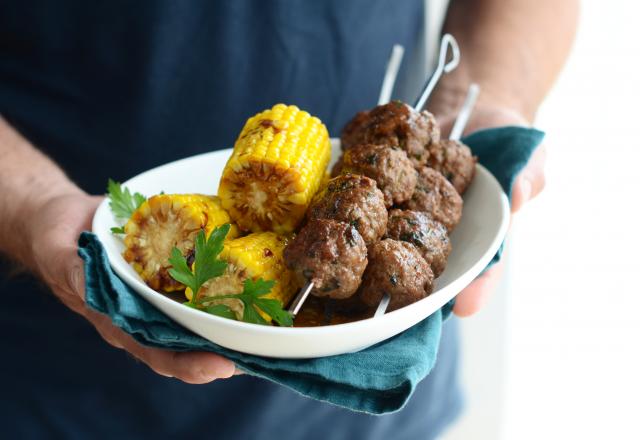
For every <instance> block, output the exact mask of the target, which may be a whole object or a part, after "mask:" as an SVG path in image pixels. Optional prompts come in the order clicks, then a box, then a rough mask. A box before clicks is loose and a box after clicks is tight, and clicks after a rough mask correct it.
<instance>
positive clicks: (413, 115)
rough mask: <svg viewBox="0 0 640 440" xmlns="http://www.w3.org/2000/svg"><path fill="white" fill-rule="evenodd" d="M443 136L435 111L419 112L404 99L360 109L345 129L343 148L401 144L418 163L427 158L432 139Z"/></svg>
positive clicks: (420, 163)
mask: <svg viewBox="0 0 640 440" xmlns="http://www.w3.org/2000/svg"><path fill="white" fill-rule="evenodd" d="M439 140H440V129H439V128H438V124H437V123H436V120H435V118H434V117H433V115H432V114H431V113H429V112H427V111H423V112H418V111H416V110H414V109H413V108H411V107H410V106H408V105H407V104H404V103H402V102H400V101H393V102H390V103H388V104H385V105H379V106H377V107H375V108H373V109H371V110H369V111H364V112H359V113H358V114H356V116H355V117H354V118H353V119H352V120H351V121H350V122H349V123H348V124H347V125H346V126H345V127H344V129H343V130H342V137H341V143H342V148H343V149H344V150H347V149H349V148H351V147H353V146H354V145H358V144H366V143H372V144H383V145H389V146H392V147H396V146H397V147H400V148H401V149H402V150H404V151H406V152H407V156H408V157H409V159H410V160H411V162H412V163H413V164H414V166H416V167H418V166H421V165H424V164H425V163H426V162H427V158H428V156H429V151H428V150H427V148H428V147H429V146H430V145H431V144H432V143H437V142H438V141H439Z"/></svg>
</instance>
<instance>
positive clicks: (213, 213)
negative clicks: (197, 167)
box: [123, 194, 238, 292]
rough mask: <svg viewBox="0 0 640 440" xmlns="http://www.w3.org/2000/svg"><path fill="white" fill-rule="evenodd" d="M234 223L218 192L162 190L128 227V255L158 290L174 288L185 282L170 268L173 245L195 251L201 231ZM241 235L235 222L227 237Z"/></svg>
mask: <svg viewBox="0 0 640 440" xmlns="http://www.w3.org/2000/svg"><path fill="white" fill-rule="evenodd" d="M225 223H231V218H230V217H229V214H227V212H226V211H225V210H224V209H223V208H222V204H221V203H220V199H219V198H218V197H216V196H205V195H201V194H160V195H156V196H153V197H151V198H149V199H148V200H146V201H145V202H144V203H143V204H142V205H140V207H139V208H138V209H137V210H136V211H135V212H134V213H133V215H132V216H131V218H130V219H129V221H128V222H127V224H126V225H125V227H124V230H125V234H126V235H125V238H124V244H125V247H126V249H125V251H124V254H123V256H124V259H125V260H127V262H129V263H130V264H131V265H132V266H133V268H134V269H135V271H136V272H138V274H140V276H141V277H142V279H143V280H144V281H145V282H146V283H147V284H148V285H149V287H151V288H152V289H154V290H163V291H165V292H171V291H175V290H182V289H184V286H183V285H182V284H180V283H178V282H177V281H176V280H174V279H173V278H171V276H170V275H169V273H168V269H169V268H170V267H171V265H170V264H169V257H170V256H171V250H172V249H173V247H174V246H175V247H177V248H178V249H180V252H182V253H183V255H187V256H188V255H189V254H191V253H192V252H193V248H194V246H195V245H194V240H195V237H196V235H197V234H198V232H200V231H201V230H204V231H205V233H206V234H207V236H209V235H210V234H211V232H212V231H213V229H214V228H216V227H217V226H221V225H223V224H225ZM237 235H238V228H237V227H235V226H233V225H232V227H231V229H230V230H229V234H228V235H227V238H229V239H231V238H234V237H236V236H237Z"/></svg>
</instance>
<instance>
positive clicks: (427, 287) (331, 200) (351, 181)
mask: <svg viewBox="0 0 640 440" xmlns="http://www.w3.org/2000/svg"><path fill="white" fill-rule="evenodd" d="M449 44H451V45H452V46H453V47H452V48H453V50H454V61H453V62H451V63H449V64H447V65H446V66H445V65H444V62H445V61H446V55H447V51H448V46H449ZM456 49H457V45H456V43H455V40H454V39H453V37H451V36H450V35H447V36H446V38H444V39H443V42H442V45H441V56H440V60H441V64H442V66H439V69H437V70H436V73H434V75H433V76H432V78H431V80H430V81H429V83H428V85H427V88H426V89H425V91H424V93H423V94H422V96H421V97H420V99H419V101H421V100H422V101H424V102H426V99H427V98H428V96H429V95H430V93H431V91H432V90H433V88H435V84H436V83H437V81H438V79H439V77H440V76H441V74H442V73H443V71H447V72H448V71H450V70H453V68H455V66H456V65H457V63H458V60H457V58H458V57H459V53H458V52H457V50H456ZM442 51H444V53H442ZM392 64H393V63H389V66H388V68H389V67H391V65H392ZM385 83H386V81H385ZM382 95H383V93H381V97H382ZM424 102H423V103H422V105H421V106H420V107H422V106H423V105H424ZM420 107H419V108H420ZM374 110H375V109H374ZM381 110H383V114H384V111H388V110H391V113H394V112H395V113H398V112H399V114H400V115H404V116H405V117H406V119H405V120H406V121H407V122H409V126H411V127H413V126H414V125H417V124H418V123H419V122H422V123H423V125H424V123H425V122H426V126H425V127H426V128H428V127H433V128H432V129H431V131H430V132H428V133H429V134H431V133H433V134H432V135H430V136H429V137H428V139H427V140H429V141H431V142H432V141H434V140H438V139H437V138H438V137H439V136H438V130H437V124H436V123H435V119H433V117H432V116H431V115H429V114H428V113H425V114H423V115H420V116H422V118H414V119H416V120H417V122H414V121H411V119H410V118H411V117H413V115H414V114H415V113H413V112H411V110H412V109H411V108H410V107H408V106H406V105H404V104H398V103H395V104H392V105H391V106H389V105H387V106H382V109H381ZM425 116H426V119H424V118H425ZM429 116H431V117H429ZM365 119H366V118H365ZM401 119H402V118H401ZM405 123H406V122H405ZM351 125H355V126H356V129H355V130H354V131H355V134H356V136H354V139H353V140H354V142H355V143H358V141H359V139H358V130H357V125H358V117H356V118H355V119H354V121H352V124H351ZM392 128H393V127H392ZM345 131H346V132H347V133H348V130H345ZM364 132H365V133H366V132H367V131H366V130H365V131H364ZM382 135H383V137H384V131H383V132H382ZM392 136H393V135H392ZM396 136H397V135H396ZM396 139H398V138H396ZM385 143H386V142H385ZM398 144H399V143H398ZM425 145H426V142H422V145H419V144H418V147H422V148H423V149H424V146H425ZM399 146H400V145H399ZM345 147H346V148H348V138H345V136H343V148H345ZM402 147H404V148H403V149H406V150H407V151H412V148H413V147H415V146H413V147H412V145H406V144H405V145H402ZM387 148H388V147H384V146H375V145H368V146H365V147H360V151H359V152H360V153H361V154H360V155H359V156H358V155H357V154H356V155H355V159H356V160H351V158H350V157H349V156H350V155H349V156H348V157H347V159H348V163H347V164H346V165H347V167H348V168H347V169H346V170H344V171H347V172H349V171H351V172H360V171H364V172H363V173H362V174H369V175H371V174H372V173H373V174H376V173H377V175H375V176H371V177H376V179H375V180H376V181H377V182H378V183H382V185H381V187H382V188H383V189H386V191H385V193H384V195H383V197H384V202H385V208H386V207H391V206H392V205H393V204H394V203H399V202H402V201H404V200H406V198H407V197H408V195H410V194H411V193H412V192H413V187H415V181H416V173H415V171H414V170H413V169H411V168H412V167H411V163H409V166H408V167H405V168H407V169H409V170H410V172H407V171H405V170H403V169H402V166H401V165H403V158H404V159H405V160H406V159H407V158H406V157H403V156H400V155H399V154H401V153H398V154H396V153H395V152H394V150H390V149H389V150H387ZM418 149H419V148H418ZM418 149H416V151H417V153H414V154H413V155H412V157H411V159H412V160H414V161H417V163H421V162H422V161H424V160H425V159H426V157H423V155H422V154H421V152H420V151H418ZM362 154H365V162H368V163H369V164H370V165H375V162H376V161H375V160H373V161H369V160H368V158H370V157H373V158H374V159H377V157H378V155H382V156H384V157H385V161H384V164H385V165H391V166H387V167H386V168H385V167H384V166H383V167H382V172H377V171H378V170H376V167H367V166H366V163H365V164H363V163H362V162H363V161H362V160H361V159H362ZM404 156H406V153H404ZM343 162H345V161H343ZM371 162H374V163H371ZM407 162H408V161H407ZM399 164H400V165H399ZM343 165H344V163H343ZM354 165H355V166H354ZM363 165H364V167H363ZM363 168H364V170H363ZM396 169H397V170H400V172H399V173H398V175H397V176H393V174H392V173H393V172H394V171H395V170H396ZM340 171H342V170H340ZM341 177H342V178H341ZM402 177H406V178H404V179H403V178H402ZM370 180H371V179H368V178H367V177H365V176H353V175H351V174H346V175H344V176H340V177H338V178H336V179H333V182H330V183H329V185H328V186H327V189H326V190H325V191H323V194H322V195H321V196H320V198H319V200H318V201H317V202H316V203H314V205H313V206H312V208H311V209H310V210H309V213H310V214H309V215H308V217H310V218H311V221H315V220H314V219H321V218H329V219H335V220H339V221H349V223H350V224H352V225H353V226H355V228H356V229H357V230H358V231H359V232H360V233H361V234H362V235H363V237H364V240H365V242H366V244H367V246H368V247H370V249H371V252H372V253H373V255H374V256H376V255H378V254H380V256H383V255H384V256H385V258H384V259H387V258H389V259H390V261H391V263H392V264H391V265H389V266H388V267H387V265H386V264H385V262H384V261H383V259H381V258H377V259H376V260H375V262H376V264H375V265H374V266H376V268H373V266H372V269H369V270H368V272H369V273H374V272H375V273H374V275H377V274H378V272H381V273H386V271H389V270H392V271H394V273H392V274H390V275H389V277H388V278H389V280H390V281H389V282H390V283H391V285H392V286H394V288H395V290H397V291H398V292H397V295H394V297H393V298H390V296H389V295H388V293H386V292H385V293H384V296H383V297H382V298H378V299H382V301H381V303H380V306H379V307H378V310H379V311H381V313H384V310H385V309H386V305H387V304H388V303H391V305H392V307H393V308H398V307H401V306H403V305H406V304H409V303H411V302H414V301H416V300H418V299H420V298H422V297H424V295H427V294H428V293H430V291H431V288H432V286H431V282H432V280H433V272H432V271H431V268H430V265H429V263H427V262H426V261H425V260H424V258H423V257H422V256H421V254H420V253H419V252H418V251H417V250H416V248H415V247H414V246H412V245H411V244H409V243H406V242H399V241H395V240H391V239H387V240H384V242H379V240H380V238H381V234H380V233H379V230H378V229H380V228H376V215H375V213H376V210H375V209H373V210H372V209H366V208H368V207H369V206H368V205H370V204H368V203H366V202H365V203H363V202H362V199H358V198H357V197H349V196H346V197H345V194H344V193H347V194H349V193H353V194H351V195H352V196H355V195H356V194H357V192H358V189H359V187H366V186H369V187H371V184H370V183H369V181H370ZM396 180H397V181H399V185H396V186H395V187H396V188H402V187H403V186H404V187H406V186H408V187H409V190H408V191H406V190H405V191H406V192H408V194H406V193H403V192H399V191H397V190H395V188H392V189H388V188H386V187H387V183H394V182H395V181H396ZM373 186H374V187H375V186H376V185H375V183H374V185H373ZM377 192H378V193H380V191H379V190H378V191H377ZM376 196H377V194H376V192H375V191H369V193H368V195H367V196H366V198H367V199H374V200H375V199H376ZM378 198H379V196H378ZM373 206H374V208H375V203H373ZM363 207H365V209H362V208H363ZM380 212H384V213H385V214H386V209H384V211H380ZM380 217H382V215H381V216H380ZM363 219H364V220H365V222H361V221H362V220H363ZM354 222H355V223H354ZM378 223H379V222H378ZM307 226H308V227H309V228H312V227H311V226H309V224H308V225H307ZM307 226H305V228H303V231H301V236H312V235H313V234H312V232H313V230H312V229H311V230H309V229H307ZM309 231H311V232H309ZM384 231H386V225H385V227H384ZM383 233H384V232H383ZM297 238H298V237H297ZM294 242H295V240H294ZM298 243H299V244H298V246H297V247H299V248H302V247H304V239H302V238H301V239H300V240H298ZM292 244H293V243H292ZM311 245H312V246H313V245H314V243H313V242H312V243H311ZM295 248H296V246H293V247H292V248H291V249H292V250H291V251H290V255H295ZM312 255H313V253H312ZM392 257H393V258H392ZM365 258H366V257H365ZM304 260H305V259H304V258H301V259H300V258H298V259H294V258H293V257H290V258H289V261H290V263H288V264H289V265H290V267H291V266H294V267H292V268H295V266H300V265H301V262H303V261H304ZM396 260H397V261H396ZM409 263H411V264H409ZM414 263H415V264H414ZM302 266H304V264H302ZM378 266H380V267H379V268H378ZM307 270H308V269H307ZM294 271H295V270H294ZM372 271H373V272H372ZM395 271H399V272H400V273H401V274H402V275H401V279H400V283H399V286H400V287H397V286H398V279H397V276H396V272H395ZM322 275H323V274H322ZM405 275H406V276H405ZM303 276H306V277H307V279H308V282H307V285H305V287H304V288H303V289H302V290H301V292H300V294H299V295H298V297H297V298H296V300H295V301H294V304H293V305H292V308H291V309H290V311H291V312H292V313H297V311H298V310H299V309H300V307H301V304H302V302H303V301H304V299H305V298H306V297H307V296H308V295H309V293H310V292H312V290H313V285H314V284H317V283H318V282H319V281H318V279H316V278H314V279H313V280H310V279H309V278H310V277H311V276H315V272H309V273H307V274H306V275H305V274H304V269H303ZM405 278H406V279H405ZM334 279H336V278H334ZM375 279H376V276H369V277H365V280H366V281H368V282H369V284H371V285H372V286H373V285H375V284H378V283H377V282H376V280H375ZM372 280H373V281H372ZM416 280H417V281H418V282H416ZM320 283H321V284H325V283H323V282H322V281H320ZM383 284H384V283H383ZM405 284H406V285H405ZM325 288H327V289H328V290H329V291H330V292H332V295H331V294H329V295H327V296H332V297H343V296H337V295H338V294H340V295H342V294H345V295H346V293H351V294H352V292H350V291H351V289H350V288H349V289H347V291H346V293H345V292H342V291H341V290H344V289H341V286H325ZM392 290H393V288H392ZM395 290H394V291H395ZM406 292H409V293H410V295H409V296H410V297H411V298H408V299H407V298H404V296H406V295H404V293H406ZM401 293H402V294H401ZM345 297H347V296H345ZM362 299H363V301H364V302H365V303H368V304H369V305H373V303H372V302H371V301H374V302H375V301H376V295H375V293H374V294H373V296H371V295H369V296H367V298H365V297H362Z"/></svg>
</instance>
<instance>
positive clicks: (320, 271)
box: [284, 219, 367, 299]
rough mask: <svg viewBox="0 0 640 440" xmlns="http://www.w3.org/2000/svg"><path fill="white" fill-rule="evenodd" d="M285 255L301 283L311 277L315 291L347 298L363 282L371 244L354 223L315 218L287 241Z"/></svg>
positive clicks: (288, 265)
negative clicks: (352, 224)
mask: <svg viewBox="0 0 640 440" xmlns="http://www.w3.org/2000/svg"><path fill="white" fill-rule="evenodd" d="M284 259H285V262H286V263H287V267H288V268H289V269H291V270H292V271H293V273H294V277H295V279H296V281H297V282H298V285H300V286H302V285H304V284H306V283H307V282H309V281H311V282H313V290H312V291H311V293H312V294H313V295H315V296H328V297H331V298H336V299H343V298H348V297H350V296H351V295H353V293H354V292H355V291H356V290H358V286H360V281H361V280H362V273H363V272H364V269H365V267H367V247H366V245H365V244H364V240H363V239H362V237H361V236H360V233H359V232H358V231H357V230H356V229H355V228H354V227H353V226H350V225H348V224H346V223H342V222H337V221H334V220H324V219H314V220H311V221H309V222H308V223H307V224H306V225H305V226H304V228H302V230H301V231H300V232H299V233H298V235H297V236H296V237H295V238H294V239H293V240H292V241H291V242H290V243H289V244H288V245H287V247H286V248H285V250H284Z"/></svg>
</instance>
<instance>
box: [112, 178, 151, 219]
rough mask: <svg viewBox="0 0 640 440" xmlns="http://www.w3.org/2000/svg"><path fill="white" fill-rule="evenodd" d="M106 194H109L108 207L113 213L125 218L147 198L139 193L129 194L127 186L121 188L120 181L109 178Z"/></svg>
mask: <svg viewBox="0 0 640 440" xmlns="http://www.w3.org/2000/svg"><path fill="white" fill-rule="evenodd" d="M107 195H108V196H109V207H110V208H111V212H113V215H115V216H116V217H118V218H126V219H128V218H130V217H131V215H132V214H133V212H134V211H135V210H136V209H138V208H139V207H140V205H142V204H143V203H144V201H145V200H147V199H146V197H145V196H143V195H142V194H140V193H133V194H131V192H130V191H129V188H123V187H122V185H121V184H120V183H118V182H116V181H114V180H111V179H109V183H107Z"/></svg>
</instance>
